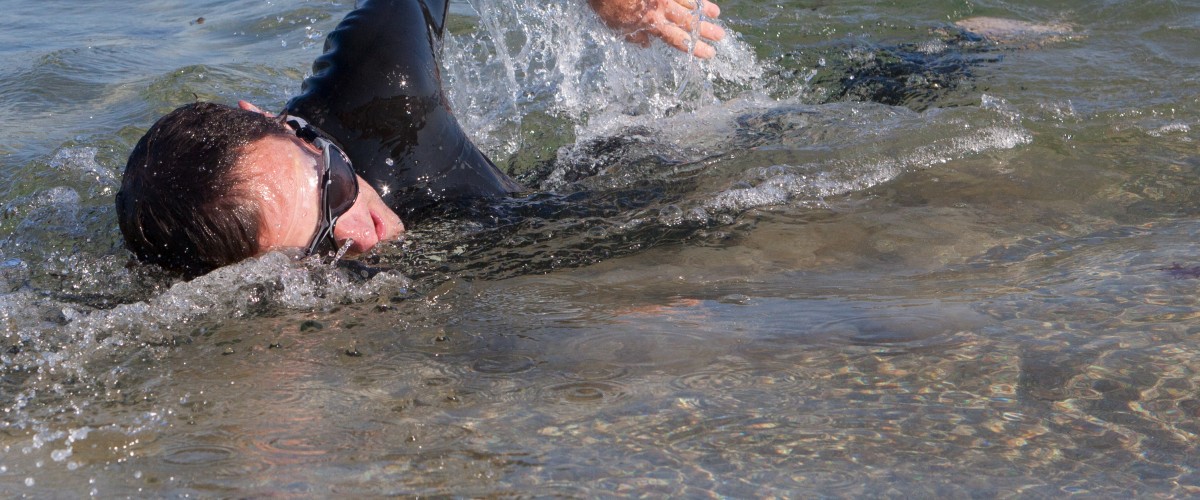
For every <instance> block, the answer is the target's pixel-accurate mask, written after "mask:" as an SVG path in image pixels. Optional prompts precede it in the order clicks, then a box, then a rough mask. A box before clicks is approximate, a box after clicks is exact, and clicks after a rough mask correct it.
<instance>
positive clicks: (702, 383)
mask: <svg viewBox="0 0 1200 500" xmlns="http://www.w3.org/2000/svg"><path fill="white" fill-rule="evenodd" d="M753 383H754V373H753V372H751V371H748V370H720V369H713V370H705V371H700V372H693V373H689V374H687V375H683V376H681V377H677V378H676V379H675V380H673V381H671V386H672V387H675V388H676V389H694V390H728V389H737V388H740V387H747V386H750V385H752V384H753Z"/></svg>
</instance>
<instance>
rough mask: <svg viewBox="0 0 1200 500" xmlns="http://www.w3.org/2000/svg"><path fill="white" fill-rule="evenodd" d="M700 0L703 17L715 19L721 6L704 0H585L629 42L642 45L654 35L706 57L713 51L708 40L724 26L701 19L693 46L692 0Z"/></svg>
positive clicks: (721, 32) (722, 32)
mask: <svg viewBox="0 0 1200 500" xmlns="http://www.w3.org/2000/svg"><path fill="white" fill-rule="evenodd" d="M697 1H700V2H703V7H702V8H703V13H704V18H707V19H716V18H717V17H718V16H720V15H721V8H720V7H717V4H715V3H712V2H710V1H708V0H588V4H589V5H591V6H592V10H594V11H596V14H598V15H599V16H600V19H601V20H603V21H604V24H606V25H608V27H609V28H612V29H614V30H617V31H619V32H620V33H622V34H623V35H625V38H626V39H627V40H629V41H631V42H634V43H637V44H639V45H642V46H645V45H649V44H650V37H652V36H653V37H656V38H659V39H662V41H664V42H667V44H669V45H671V46H672V47H675V48H677V49H679V50H682V51H684V52H691V53H692V54H694V55H695V56H696V57H699V58H701V59H708V58H710V57H712V56H714V55H716V53H717V51H716V50H715V49H713V47H712V45H709V44H708V42H715V41H717V40H720V39H722V38H725V30H724V29H722V28H721V27H720V26H717V25H716V24H713V23H711V22H708V21H701V22H700V26H699V30H698V33H699V34H700V40H695V41H694V44H695V46H694V47H693V40H692V31H693V29H695V28H696V21H697V20H698V19H697V16H696V15H695V11H696V2H697Z"/></svg>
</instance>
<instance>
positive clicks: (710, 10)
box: [675, 0, 721, 19]
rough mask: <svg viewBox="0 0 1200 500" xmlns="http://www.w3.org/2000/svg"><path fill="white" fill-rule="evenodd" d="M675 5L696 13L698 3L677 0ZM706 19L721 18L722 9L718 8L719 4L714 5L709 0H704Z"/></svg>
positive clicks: (690, 0) (688, 0) (689, 0)
mask: <svg viewBox="0 0 1200 500" xmlns="http://www.w3.org/2000/svg"><path fill="white" fill-rule="evenodd" d="M675 3H676V4H677V5H680V6H682V7H683V8H685V9H687V10H689V11H693V12H695V10H696V1H695V0H675ZM704 17H707V18H711V19H716V18H718V17H721V8H720V7H718V6H717V4H715V3H712V2H710V1H708V0H704Z"/></svg>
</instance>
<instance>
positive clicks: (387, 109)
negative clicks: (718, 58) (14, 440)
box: [116, 0, 725, 276]
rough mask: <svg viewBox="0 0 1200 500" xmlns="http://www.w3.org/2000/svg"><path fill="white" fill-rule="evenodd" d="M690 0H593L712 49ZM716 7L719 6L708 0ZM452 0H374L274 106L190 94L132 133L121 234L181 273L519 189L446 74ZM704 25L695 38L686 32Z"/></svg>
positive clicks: (643, 36)
mask: <svg viewBox="0 0 1200 500" xmlns="http://www.w3.org/2000/svg"><path fill="white" fill-rule="evenodd" d="M695 1H697V0H588V4H589V6H591V8H592V9H593V10H594V11H595V12H596V14H597V15H598V16H599V17H600V19H601V20H602V21H603V22H604V23H605V24H606V25H607V26H609V27H610V28H612V29H614V30H616V31H618V32H619V33H621V34H622V35H624V36H625V37H626V38H627V39H628V40H630V41H632V42H635V43H639V44H643V45H645V44H647V43H649V42H650V40H651V39H652V38H657V39H660V40H662V41H663V42H665V43H667V44H669V45H671V46H673V47H675V48H677V49H679V50H682V51H686V52H690V53H691V54H693V55H695V56H696V57H700V58H708V57H712V56H713V55H714V54H715V50H714V49H713V47H712V45H710V42H713V41H717V40H720V39H721V38H723V37H724V35H725V33H724V31H723V30H722V29H721V28H720V27H719V26H717V25H715V24H713V23H711V22H709V21H702V22H701V24H700V25H699V26H695V25H694V23H695V20H696V18H695V17H694V15H693V12H694V10H695V9H696V7H697V6H696V3H695ZM698 1H701V2H703V3H702V4H701V5H700V8H701V9H702V10H703V12H704V14H705V17H706V18H707V19H715V18H717V17H718V16H719V15H720V9H719V8H718V7H717V5H716V4H713V3H712V2H710V1H708V0H698ZM448 8H449V0H366V1H363V2H361V5H360V7H359V8H357V9H356V10H354V11H353V12H351V13H350V14H348V15H347V16H346V18H345V19H344V20H343V21H342V22H341V23H340V24H339V25H338V27H337V29H335V30H334V31H333V32H331V33H330V34H329V37H328V38H327V40H326V45H325V47H326V50H325V53H324V54H322V55H321V56H320V57H319V58H317V60H316V62H314V64H313V75H312V76H311V77H309V78H307V79H306V80H305V81H304V84H303V87H302V91H301V94H300V95H299V96H297V97H295V98H293V99H292V100H291V101H290V102H288V104H287V106H286V108H285V110H284V111H283V112H281V113H280V114H279V115H278V116H276V115H273V114H271V113H266V112H263V111H262V110H260V109H258V108H257V107H256V106H254V105H253V104H250V103H247V102H244V101H243V102H240V103H239V105H238V107H236V108H235V107H230V106H223V105H218V104H212V103H203V102H197V103H193V104H188V105H185V106H182V107H180V108H178V109H176V110H175V111H172V112H171V113H169V114H167V115H166V116H164V117H162V118H161V119H159V120H158V121H157V122H156V123H155V124H154V125H153V126H151V128H150V130H149V131H147V132H146V134H145V135H144V136H143V137H142V138H141V140H139V141H138V143H137V145H136V146H135V147H134V149H133V151H132V152H131V153H130V157H129V161H128V163H127V164H126V167H125V173H124V177H123V180H122V185H121V190H120V191H119V192H118V193H117V196H116V208H117V218H118V221H119V224H120V228H121V233H122V234H123V235H124V237H125V244H126V246H127V247H128V248H129V249H130V250H131V251H132V252H133V253H134V254H135V255H136V256H137V258H138V259H139V260H141V261H143V262H148V263H153V264H157V265H160V266H162V267H164V268H166V269H170V270H173V271H177V272H180V273H182V274H184V275H185V276H197V275H200V274H203V273H206V272H208V271H210V270H212V269H215V268H217V267H220V266H224V265H227V264H232V263H235V262H238V261H241V260H243V259H246V258H249V257H253V256H256V255H261V254H264V253H267V252H270V251H275V250H289V249H298V250H297V251H298V252H300V253H303V254H305V255H309V254H313V253H317V252H321V253H324V252H332V251H334V250H339V249H341V250H343V251H346V250H348V251H349V253H350V254H360V253H363V252H366V251H368V250H370V249H371V248H372V247H374V246H375V245H376V244H377V243H379V242H381V241H387V240H392V239H396V238H397V237H399V236H400V235H401V234H402V233H403V231H404V223H403V222H402V215H403V217H404V219H403V220H408V221H409V222H410V223H412V221H413V220H416V219H418V218H419V217H420V216H421V215H422V214H424V213H426V212H427V211H428V210H431V209H432V208H433V207H437V206H439V205H444V204H451V203H469V202H474V201H478V200H489V199H496V198H501V197H505V196H508V195H510V194H512V193H516V192H519V191H521V190H522V188H521V186H520V185H519V184H517V182H515V181H513V180H512V179H511V178H509V177H508V176H507V175H505V174H504V172H502V171H500V169H498V168H497V167H496V166H495V165H494V164H493V163H492V162H491V161H490V160H488V158H487V157H486V156H484V154H483V153H482V152H480V151H479V149H478V148H476V147H475V145H474V144H472V143H471V141H470V140H469V139H468V138H467V136H466V134H465V133H464V132H463V130H462V128H461V126H460V125H459V124H458V122H457V120H455V118H454V115H453V114H452V113H451V112H450V109H449V105H448V103H447V101H446V98H445V95H444V93H443V90H442V87H441V77H440V74H439V69H438V68H439V64H438V57H439V54H438V51H437V47H439V46H440V40H441V37H442V32H443V30H444V27H445V19H446V14H447V11H448ZM693 32H695V33H698V34H699V35H700V39H699V40H692V38H691V33H693Z"/></svg>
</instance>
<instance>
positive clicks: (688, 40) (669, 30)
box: [658, 25, 717, 59]
mask: <svg viewBox="0 0 1200 500" xmlns="http://www.w3.org/2000/svg"><path fill="white" fill-rule="evenodd" d="M658 37H659V38H662V40H663V41H664V42H667V45H670V46H672V47H675V48H676V49H679V50H681V51H684V52H689V51H691V52H692V55H694V56H696V57H699V58H700V59H710V58H712V57H713V56H715V55H717V51H716V49H714V48H713V47H712V45H709V44H707V43H705V42H703V41H697V42H696V46H695V48H693V47H692V35H691V33H689V32H687V31H684V30H683V29H682V28H680V27H679V26H674V25H667V26H664V27H663V28H662V29H661V30H660V31H659V33H658Z"/></svg>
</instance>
